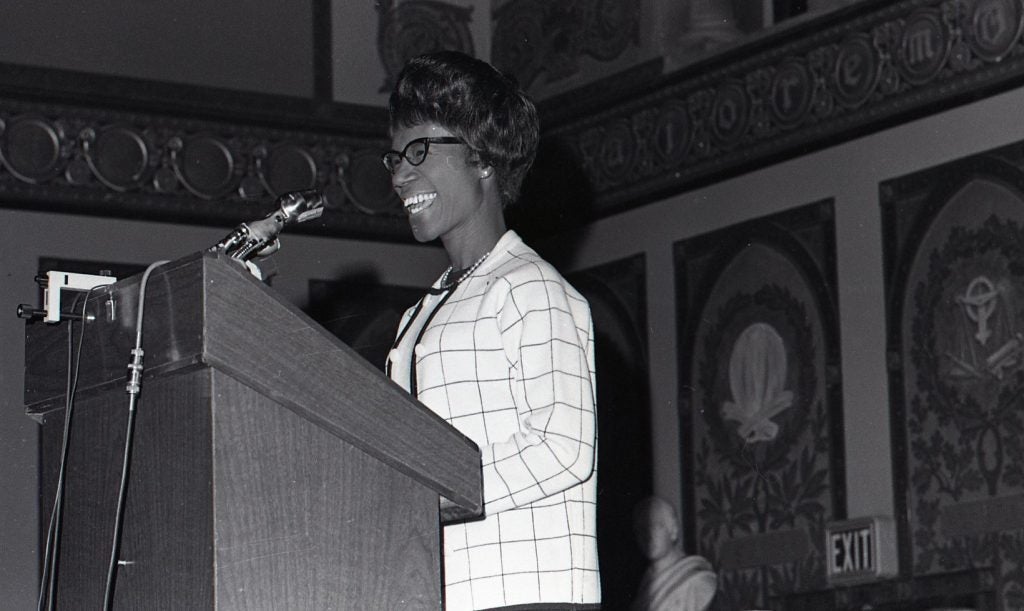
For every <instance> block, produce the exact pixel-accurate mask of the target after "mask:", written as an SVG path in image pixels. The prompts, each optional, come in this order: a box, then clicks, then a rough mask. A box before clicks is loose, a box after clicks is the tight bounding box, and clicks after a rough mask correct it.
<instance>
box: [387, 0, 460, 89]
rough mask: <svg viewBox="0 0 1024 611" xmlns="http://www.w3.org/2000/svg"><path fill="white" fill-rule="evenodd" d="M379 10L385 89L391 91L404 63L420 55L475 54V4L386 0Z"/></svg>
mask: <svg viewBox="0 0 1024 611" xmlns="http://www.w3.org/2000/svg"><path fill="white" fill-rule="evenodd" d="M377 11H378V12H379V14H380V20H379V23H378V32H377V53H378V55H380V59H381V63H382V64H383V65H384V75H385V76H384V83H383V84H382V85H381V87H380V91H382V92H388V91H391V89H392V88H393V87H394V83H395V80H396V79H397V78H398V73H399V72H400V71H401V69H402V66H404V65H405V63H406V62H407V61H409V60H410V59H412V58H413V57H416V56H417V55H422V54H423V53H430V52H432V51H441V50H450V51H462V52H463V53H465V54H467V55H475V53H474V51H473V37H472V35H471V34H470V32H469V22H470V15H471V14H472V12H473V7H461V6H455V5H453V4H447V3H445V2H437V1H434V0H407V1H406V2H402V3H397V2H396V1H395V0H385V1H381V2H377Z"/></svg>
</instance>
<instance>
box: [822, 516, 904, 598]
mask: <svg viewBox="0 0 1024 611" xmlns="http://www.w3.org/2000/svg"><path fill="white" fill-rule="evenodd" d="M825 564H826V568H827V577H828V583H829V584H830V585H852V584H857V583H865V582H868V581H876V580H880V579H885V578H888V577H895V576H896V575H897V574H898V573H899V558H898V557H897V554H896V528H895V525H894V523H893V520H892V518H889V517H885V516H870V517H864V518H854V519H852V520H843V521H841V522H830V523H829V524H828V525H827V526H826V527H825Z"/></svg>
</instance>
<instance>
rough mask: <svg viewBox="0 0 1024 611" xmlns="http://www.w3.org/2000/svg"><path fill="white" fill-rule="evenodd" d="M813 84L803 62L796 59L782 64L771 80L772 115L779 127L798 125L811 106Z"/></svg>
mask: <svg viewBox="0 0 1024 611" xmlns="http://www.w3.org/2000/svg"><path fill="white" fill-rule="evenodd" d="M813 87H814V84H813V83H812V82H811V75H810V72H808V70H807V66H806V65H805V64H804V62H803V61H800V60H797V59H791V60H787V61H786V62H784V63H782V64H781V65H780V66H779V68H778V70H777V71H776V72H775V77H774V78H773V79H772V86H771V95H770V96H769V100H770V101H771V109H772V115H773V116H774V117H775V120H776V121H778V123H779V125H781V126H783V127H793V126H795V125H797V124H799V123H800V122H801V121H802V120H803V118H804V116H805V115H806V114H807V109H808V108H810V105H811V94H812V93H813Z"/></svg>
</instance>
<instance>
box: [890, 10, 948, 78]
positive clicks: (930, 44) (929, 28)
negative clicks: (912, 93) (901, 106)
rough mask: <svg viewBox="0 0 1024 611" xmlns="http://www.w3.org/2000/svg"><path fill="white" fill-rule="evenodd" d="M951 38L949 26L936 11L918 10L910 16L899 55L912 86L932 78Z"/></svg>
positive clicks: (943, 59) (901, 64)
mask: <svg viewBox="0 0 1024 611" xmlns="http://www.w3.org/2000/svg"><path fill="white" fill-rule="evenodd" d="M950 40H951V39H950V35H949V29H948V27H947V26H946V24H945V22H944V21H943V20H942V17H941V16H940V15H939V12H938V11H935V10H921V11H917V12H916V13H913V14H912V15H910V17H908V18H907V22H906V24H905V25H904V28H903V36H902V40H901V42H900V49H899V54H898V56H899V67H900V73H901V74H902V75H903V78H905V79H906V80H907V82H909V83H913V84H914V85H921V84H923V83H927V82H928V81H929V80H931V79H932V78H934V77H935V75H936V74H937V73H938V72H939V70H940V69H941V68H942V65H943V64H944V63H945V61H946V58H947V57H948V55H949V49H950Z"/></svg>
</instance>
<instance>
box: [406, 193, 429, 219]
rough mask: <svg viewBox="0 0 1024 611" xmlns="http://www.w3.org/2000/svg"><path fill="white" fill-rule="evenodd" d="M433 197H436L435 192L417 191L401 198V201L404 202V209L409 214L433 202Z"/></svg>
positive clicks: (421, 209)
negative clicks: (405, 197)
mask: <svg viewBox="0 0 1024 611" xmlns="http://www.w3.org/2000/svg"><path fill="white" fill-rule="evenodd" d="M435 197H437V193H419V194H417V195H413V196H412V197H410V198H408V199H406V200H403V201H402V203H403V204H405V209H406V211H408V212H409V214H416V213H418V212H421V211H423V210H424V209H426V208H427V207H428V206H430V204H432V203H434V198H435Z"/></svg>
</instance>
